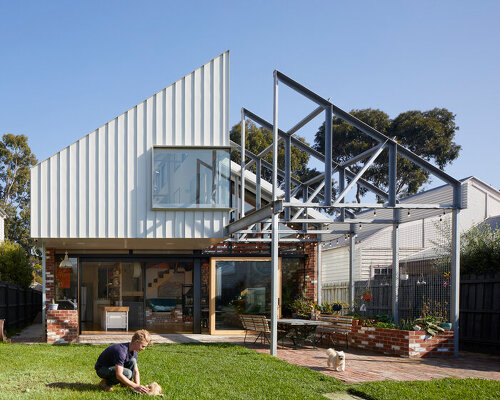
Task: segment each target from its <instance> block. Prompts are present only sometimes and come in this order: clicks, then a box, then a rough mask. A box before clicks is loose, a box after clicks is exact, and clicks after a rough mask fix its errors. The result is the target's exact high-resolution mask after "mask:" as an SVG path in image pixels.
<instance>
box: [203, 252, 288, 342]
mask: <svg viewBox="0 0 500 400" xmlns="http://www.w3.org/2000/svg"><path fill="white" fill-rule="evenodd" d="M217 261H269V262H270V263H271V262H272V259H271V257H211V258H210V284H209V288H208V292H209V297H208V304H209V310H208V312H209V318H208V328H209V329H208V333H209V334H210V335H243V334H245V331H244V330H243V329H236V330H228V329H216V328H215V297H216V294H217V291H216V282H217V271H216V263H217ZM280 317H281V257H278V318H280Z"/></svg>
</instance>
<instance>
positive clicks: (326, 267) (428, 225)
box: [322, 177, 500, 284]
mask: <svg viewBox="0 0 500 400" xmlns="http://www.w3.org/2000/svg"><path fill="white" fill-rule="evenodd" d="M462 198H463V206H464V207H467V208H464V209H462V210H461V211H460V214H459V231H460V233H463V232H466V231H467V230H469V229H470V228H471V227H472V226H474V225H477V224H479V223H480V222H482V221H484V220H485V219H486V218H488V217H491V216H495V215H500V192H498V191H497V190H495V189H494V188H492V187H490V186H488V185H486V184H484V183H483V182H481V181H480V180H478V179H477V178H474V177H472V178H469V179H467V180H465V182H464V185H463V191H462ZM452 200H453V190H452V188H451V187H450V186H448V185H445V186H441V187H438V188H436V189H432V190H429V191H427V192H423V193H420V194H418V195H414V196H411V197H409V198H407V199H402V201H401V202H403V203H404V202H408V203H412V204H416V203H422V204H436V203H439V204H451V203H452ZM411 213H412V215H413V217H415V216H418V215H422V217H425V211H422V210H412V211H411ZM392 229H393V228H392V226H387V227H384V228H381V229H379V230H377V231H375V232H374V233H373V234H371V235H369V236H365V237H364V238H362V239H361V241H360V242H357V244H356V246H355V254H354V260H355V263H354V268H355V280H366V279H369V278H370V277H371V276H372V274H373V268H374V267H376V266H378V265H380V266H388V265H391V264H392ZM450 229H451V213H450V212H448V213H447V214H446V215H444V216H433V217H427V218H421V219H417V220H415V221H411V222H406V223H402V224H401V225H400V227H399V258H400V260H403V259H405V258H406V257H409V256H411V255H413V254H416V253H418V252H420V251H422V250H424V249H429V248H433V247H437V246H438V245H439V243H443V242H445V241H446V240H447V238H446V236H447V235H448V236H450V235H451V231H450ZM360 236H362V234H360ZM322 268H323V269H322V284H329V283H335V282H345V281H348V280H349V246H348V245H347V241H344V240H343V239H340V247H337V248H334V249H323V253H322Z"/></svg>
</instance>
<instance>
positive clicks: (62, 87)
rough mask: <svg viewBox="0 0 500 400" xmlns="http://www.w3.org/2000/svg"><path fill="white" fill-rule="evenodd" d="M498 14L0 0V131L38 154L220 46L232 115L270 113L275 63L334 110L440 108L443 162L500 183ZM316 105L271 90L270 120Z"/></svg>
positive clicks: (488, 7)
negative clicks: (453, 132)
mask: <svg viewBox="0 0 500 400" xmlns="http://www.w3.org/2000/svg"><path fill="white" fill-rule="evenodd" d="M499 18H500V2H498V1H482V2H480V3H474V2H470V1H418V2H415V1H376V2H375V1H314V0H311V1H252V2H243V1H240V2H238V1H216V0H212V1H199V2H193V1H183V2H180V1H175V2H174V1H151V0H148V1H125V0H106V1H103V0H101V1H56V0H52V1H49V0H47V1H43V2H42V1H23V0H18V1H10V0H0V55H1V62H0V134H4V133H14V134H24V135H26V136H27V137H28V138H29V144H30V146H31V148H32V150H33V152H34V153H35V155H36V156H37V157H38V159H39V160H43V159H45V158H47V157H49V156H50V155H52V154H54V153H56V152H57V151H59V150H60V149H62V148H64V147H66V146H67V145H69V144H71V143H73V142H74V141H75V140H77V139H79V138H80V137H82V136H84V135H86V134H87V133H89V132H91V131H92V130H94V129H96V128H97V127H99V126H101V125H103V124H104V123H106V122H107V121H109V120H111V119H113V118H114V117H115V116H117V115H119V114H121V113H122V112H124V111H126V110H127V109H129V108H131V107H133V106H134V105H135V104H137V103H139V102H140V101H142V100H144V99H145V98H147V97H149V96H150V95H152V94H153V93H155V92H157V91H158V90H160V89H162V88H164V87H166V86H168V85H170V84H171V83H172V82H174V81H175V80H177V79H179V78H180V77H182V76H184V75H186V74H187V73H189V72H191V71H192V70H193V69H196V68H197V67H199V66H200V65H202V64H203V63H205V62H207V61H208V60H210V59H211V58H213V57H215V56H217V55H219V54H220V53H222V52H223V51H225V50H227V49H229V50H230V51H231V117H230V123H231V125H233V124H235V123H237V122H238V120H239V118H240V117H239V115H240V108H241V107H242V106H244V107H246V108H248V109H250V110H252V111H254V112H255V113H257V114H259V115H261V116H263V117H264V118H266V119H268V120H270V121H271V120H272V90H273V88H272V81H273V75H272V73H273V70H274V69H278V70H280V71H282V72H283V73H285V74H287V75H288V76H290V77H292V78H293V79H295V80H297V81H299V82H301V83H302V84H303V85H305V86H307V87H309V88H310V89H311V90H313V91H315V92H317V93H318V94H320V95H321V96H323V97H326V98H328V97H329V98H331V100H332V101H333V102H334V103H335V104H336V105H338V106H339V107H341V108H343V109H345V110H351V109H353V108H368V107H371V108H379V109H381V110H383V111H385V112H387V113H388V114H389V115H390V116H391V117H395V116H396V115H398V114H399V113H400V112H403V111H407V110H415V109H416V110H429V109H432V108H434V107H445V108H448V109H449V110H450V111H452V112H453V113H455V114H456V115H457V116H456V122H457V124H458V125H459V126H460V130H459V131H458V132H457V136H456V142H457V143H458V144H460V145H462V148H463V149H462V151H461V154H460V157H459V159H458V160H456V161H455V162H454V163H453V164H452V165H451V166H449V167H447V169H446V171H447V172H448V173H450V174H451V175H453V176H455V177H456V178H463V177H466V176H470V175H474V176H476V177H478V178H479V179H482V180H483V181H485V182H486V183H489V184H491V185H493V186H494V187H496V188H499V187H500V174H499V173H498V171H499V168H498V165H499V162H498V158H499V156H500V139H499V136H500V132H499V128H498V126H499V124H498V122H497V118H498V116H499V114H500V80H499V77H498V75H499V73H498V71H500V24H499V23H498V20H499ZM314 108H315V106H314V105H313V104H311V103H310V102H308V101H305V100H303V99H301V98H300V97H299V96H297V95H294V94H293V93H292V92H290V91H287V90H285V89H283V90H282V91H281V92H280V126H283V127H284V128H289V127H290V126H292V125H293V124H294V123H295V122H297V121H298V120H300V119H302V118H303V117H304V116H305V115H307V114H308V113H309V112H310V111H312V110H313V109H314ZM320 123H321V121H320V120H319V119H318V120H315V121H313V123H312V124H311V125H308V126H307V127H306V128H305V129H303V130H301V131H300V132H299V134H300V135H301V136H304V137H305V138H306V139H307V140H308V141H309V142H310V143H312V142H313V139H314V133H315V132H316V129H317V127H318V126H319V124H320ZM281 124H283V125H281Z"/></svg>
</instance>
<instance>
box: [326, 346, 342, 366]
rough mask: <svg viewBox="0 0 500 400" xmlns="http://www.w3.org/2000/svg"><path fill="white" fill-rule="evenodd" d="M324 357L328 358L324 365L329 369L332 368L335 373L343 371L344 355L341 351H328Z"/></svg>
mask: <svg viewBox="0 0 500 400" xmlns="http://www.w3.org/2000/svg"><path fill="white" fill-rule="evenodd" d="M326 355H327V356H328V361H327V362H326V363H327V365H328V366H329V367H334V368H335V371H345V354H344V352H343V351H335V350H334V349H328V350H327V351H326Z"/></svg>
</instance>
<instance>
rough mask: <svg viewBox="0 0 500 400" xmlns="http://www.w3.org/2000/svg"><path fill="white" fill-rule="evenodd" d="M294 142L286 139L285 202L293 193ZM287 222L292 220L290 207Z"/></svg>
mask: <svg viewBox="0 0 500 400" xmlns="http://www.w3.org/2000/svg"><path fill="white" fill-rule="evenodd" d="M291 152H292V141H291V140H290V137H286V138H285V201H290V191H291V169H292V166H291V158H292V155H291ZM285 220H286V221H289V220H290V207H287V208H285Z"/></svg>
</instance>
